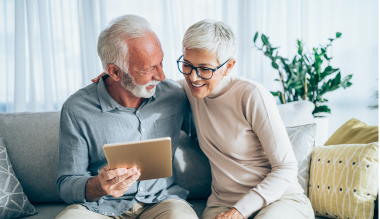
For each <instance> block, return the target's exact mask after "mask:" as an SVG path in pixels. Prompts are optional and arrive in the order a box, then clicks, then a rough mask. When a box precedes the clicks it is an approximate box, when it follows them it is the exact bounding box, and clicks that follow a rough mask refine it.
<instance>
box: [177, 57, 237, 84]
mask: <svg viewBox="0 0 380 219" xmlns="http://www.w3.org/2000/svg"><path fill="white" fill-rule="evenodd" d="M182 57H183V55H181V56H180V57H179V58H178V59H177V66H178V70H179V72H181V73H182V74H184V75H191V73H192V72H193V69H195V72H196V73H197V75H198V77H200V78H202V79H204V80H209V79H211V78H212V76H214V72H215V71H217V70H218V69H219V68H221V67H222V66H223V65H224V64H226V63H227V62H228V61H230V59H228V60H227V61H225V62H224V63H223V64H221V65H219V66H218V67H216V68H208V69H210V70H211V71H212V73H211V77H209V78H204V77H202V76H201V75H200V74H199V71H198V68H205V67H194V66H193V65H191V64H190V63H188V62H184V61H180V59H181V58H182ZM180 63H186V64H188V65H189V66H190V67H191V71H190V73H184V72H182V71H181V69H180V67H179V64H180ZM206 68H207V67H206Z"/></svg>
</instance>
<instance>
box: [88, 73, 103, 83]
mask: <svg viewBox="0 0 380 219" xmlns="http://www.w3.org/2000/svg"><path fill="white" fill-rule="evenodd" d="M105 74H106V73H105V72H103V73H101V74H100V75H99V76H98V77H96V78H94V79H92V80H91V81H92V82H94V83H98V82H99V80H100V78H101V77H102V76H103V75H105Z"/></svg>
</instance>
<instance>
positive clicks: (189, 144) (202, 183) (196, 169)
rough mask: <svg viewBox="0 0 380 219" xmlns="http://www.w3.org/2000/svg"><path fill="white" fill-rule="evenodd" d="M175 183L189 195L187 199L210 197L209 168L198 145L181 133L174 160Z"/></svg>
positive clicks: (206, 159)
mask: <svg viewBox="0 0 380 219" xmlns="http://www.w3.org/2000/svg"><path fill="white" fill-rule="evenodd" d="M174 167H175V169H176V172H177V178H176V183H177V184H178V185H180V186H181V187H182V188H184V189H187V190H188V191H189V192H190V193H189V196H188V198H187V199H202V198H204V199H207V198H208V197H209V196H210V195H211V167H210V163H209V161H208V158H207V157H206V155H205V154H204V153H203V151H202V150H201V148H200V147H199V145H198V143H196V142H195V141H194V140H192V139H191V138H189V137H188V136H187V135H186V134H185V132H181V135H180V140H179V145H178V148H177V151H176V154H175V158H174Z"/></svg>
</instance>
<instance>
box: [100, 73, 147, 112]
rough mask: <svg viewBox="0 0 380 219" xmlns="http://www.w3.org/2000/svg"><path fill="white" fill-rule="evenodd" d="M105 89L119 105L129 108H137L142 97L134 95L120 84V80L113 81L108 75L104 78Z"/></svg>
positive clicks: (142, 99)
mask: <svg viewBox="0 0 380 219" xmlns="http://www.w3.org/2000/svg"><path fill="white" fill-rule="evenodd" d="M104 84H105V85H106V89H107V91H108V93H109V94H110V95H111V97H112V98H113V99H114V100H115V101H116V102H117V103H118V104H120V105H122V106H124V107H129V108H135V109H137V108H139V106H140V105H141V103H142V102H143V101H144V100H145V99H144V98H140V97H136V96H135V95H133V94H132V93H131V92H130V91H129V90H127V89H125V88H124V87H122V86H121V85H120V82H116V81H113V80H112V79H111V78H110V77H107V78H106V79H105V80H104Z"/></svg>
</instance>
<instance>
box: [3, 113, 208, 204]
mask: <svg viewBox="0 0 380 219" xmlns="http://www.w3.org/2000/svg"><path fill="white" fill-rule="evenodd" d="M59 119H60V112H46V113H10V114H0V136H1V137H2V138H4V140H5V145H6V148H7V151H8V155H9V159H10V161H11V163H12V166H13V169H14V171H15V173H16V176H17V178H18V179H19V181H20V183H21V185H22V187H23V189H24V192H25V194H26V196H27V197H28V198H29V200H30V202H32V203H54V202H57V203H59V202H63V200H62V199H61V198H60V196H59V194H58V191H57V187H56V183H55V182H56V178H57V175H58V134H59ZM174 166H175V168H176V170H177V171H176V172H177V183H178V184H180V185H181V186H183V187H184V188H186V189H187V190H189V191H190V195H189V198H190V199H192V198H193V199H194V198H195V199H197V198H198V199H199V198H207V197H208V196H209V195H210V194H211V186H210V185H211V171H210V164H209V162H208V159H207V158H206V156H205V155H204V154H203V152H202V151H201V149H200V148H199V146H198V144H197V143H195V142H194V141H193V140H192V139H190V138H189V137H187V135H186V134H185V133H184V132H181V138H180V142H179V147H178V150H177V153H176V154H175V160H174Z"/></svg>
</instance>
